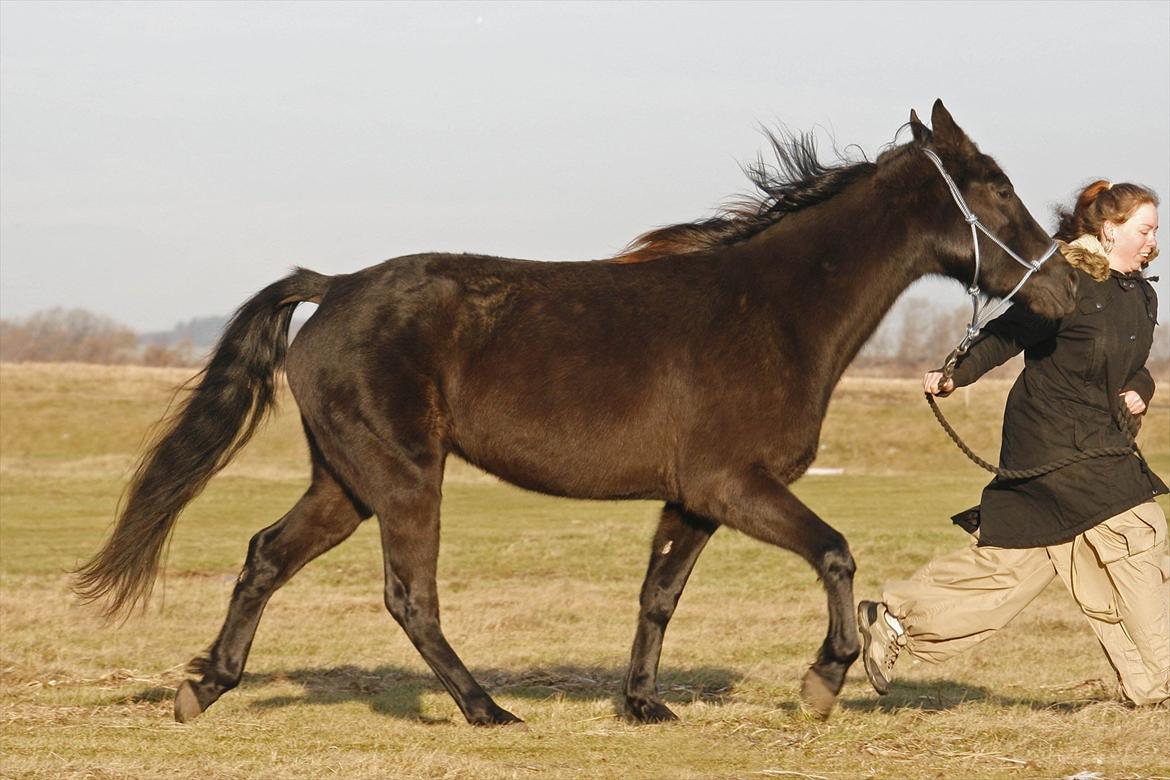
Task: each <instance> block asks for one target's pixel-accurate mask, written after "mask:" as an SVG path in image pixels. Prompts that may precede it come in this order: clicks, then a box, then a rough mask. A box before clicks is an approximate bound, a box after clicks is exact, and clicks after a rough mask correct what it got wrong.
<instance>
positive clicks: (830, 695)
mask: <svg viewBox="0 0 1170 780" xmlns="http://www.w3.org/2000/svg"><path fill="white" fill-rule="evenodd" d="M800 703H801V708H802V709H803V710H804V711H805V712H807V713H809V714H810V715H814V716H816V717H818V718H820V719H821V720H824V719H825V718H827V717H829V714H830V713H832V711H833V707H835V706H836V704H837V692H836V691H834V690H833V688H832V687H831V686H830V685H829V683H828V681H827V680H825V678H824V677H821V676H820V675H819V674H817V673H816V670H814V669H809V670H808V671H807V672H805V673H804V681H803V682H802V683H801V685H800Z"/></svg>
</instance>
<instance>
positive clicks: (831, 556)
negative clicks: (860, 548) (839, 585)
mask: <svg viewBox="0 0 1170 780" xmlns="http://www.w3.org/2000/svg"><path fill="white" fill-rule="evenodd" d="M819 563H820V566H819V569H820V575H821V578H822V579H824V580H834V581H841V580H844V581H846V582H852V581H853V575H854V574H856V573H857V562H856V561H855V560H853V554H852V553H851V552H849V545H848V544H847V543H846V542H845V537H841V538H840V544H838V545H836V546H834V547H831V548H829V549H828V550H825V552H824V553H823V554H822V555H821V559H820V562H819Z"/></svg>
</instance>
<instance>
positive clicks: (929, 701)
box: [839, 680, 1115, 713]
mask: <svg viewBox="0 0 1170 780" xmlns="http://www.w3.org/2000/svg"><path fill="white" fill-rule="evenodd" d="M862 682H864V681H862ZM1094 682H1095V681H1094ZM1080 687H1081V688H1083V690H1082V691H1081V692H1082V693H1083V694H1084V696H1083V697H1080V698H1075V699H1067V700H1065V701H1052V700H1051V699H1045V698H1041V697H1038V696H1011V695H1007V694H1005V693H1003V692H1002V691H991V690H988V689H987V688H983V687H980V686H978V685H971V684H970V683H965V682H956V681H954V680H930V681H922V682H917V681H913V680H906V681H899V682H897V683H895V684H894V686H893V689H892V690H891V691H890V693H889V694H888V695H886V696H881V697H879V696H878V695H877V694H876V693H872V694H871V695H869V696H866V695H862V696H850V697H844V696H843V697H842V698H841V700H840V702H839V706H840V708H841V709H843V710H855V711H858V712H874V711H880V712H887V713H889V712H894V711H897V710H921V711H923V712H933V711H942V710H951V709H956V708H958V707H961V706H963V705H964V704H969V703H971V702H986V703H988V704H991V705H994V706H996V707H1027V708H1028V709H1032V710H1037V711H1039V710H1045V711H1048V712H1077V711H1078V710H1082V709H1084V708H1086V707H1091V706H1094V705H1099V704H1102V703H1104V702H1110V701H1115V700H1114V699H1113V697H1112V696H1111V695H1110V693H1109V692H1108V691H1107V690H1106V689H1105V686H1104V685H1103V684H1086V685H1085V686H1080Z"/></svg>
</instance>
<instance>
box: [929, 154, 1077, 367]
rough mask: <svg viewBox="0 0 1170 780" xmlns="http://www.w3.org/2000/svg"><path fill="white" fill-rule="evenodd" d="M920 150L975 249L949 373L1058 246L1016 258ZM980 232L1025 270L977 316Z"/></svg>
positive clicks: (936, 162) (935, 158)
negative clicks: (967, 306) (967, 302)
mask: <svg viewBox="0 0 1170 780" xmlns="http://www.w3.org/2000/svg"><path fill="white" fill-rule="evenodd" d="M922 151H923V153H924V154H926V156H927V157H928V158H929V159H930V161H931V162H932V163H934V167H935V168H938V172H939V173H941V174H942V177H943V181H945V182H946V183H947V187H948V188H949V189H950V191H951V197H953V198H954V199H955V205H957V206H958V207H959V211H961V212H963V219H965V220H966V221H967V224H968V225H970V226H971V243H972V245H974V247H975V274H974V276H973V277H972V278H971V285H970V286H969V287H968V288H967V294H968V295H970V296H971V307H972V312H971V324H970V325H968V326H967V332H966V334H965V335H964V336H963V340H962V341H960V342H959V346H958V347H956V348H955V351H954V352H952V353H951V356H950V357H949V358H948V359H947V362H948V363H949V364H950V365H949V366H948V367H949V368H950V369H951V370H952V371H953V370H954V365H953V364H954V362H956V361H957V360H958V358H959V357H961V356H962V355H965V354H966V353H967V349H968V348H969V347H970V346H971V342H972V341H974V340H975V337H976V336H978V335H979V333H980V331H982V330H983V327H984V326H985V325H987V323H988V322H990V321H991V320H992V319H994V318H995V317H998V316H999V314H1000V313H1001V312H1002V311H1003V310H1004V309H1006V308H1007V306H1008V304H1009V303H1011V300H1012V297H1013V296H1015V294H1016V293H1017V292H1019V291H1020V288H1021V287H1023V286H1024V282H1026V281H1028V279H1030V278H1031V277H1032V274H1034V273H1036V272H1037V271H1039V270H1040V269H1041V267H1043V265H1044V263H1045V262H1047V260H1048V258H1050V257H1052V256H1053V255H1054V254H1056V250H1057V248H1058V247H1057V244H1056V242H1055V241H1053V242H1052V244H1051V245H1050V246H1049V247H1048V251H1046V252H1045V253H1044V254H1043V256H1041V257H1040V259H1039V260H1032V261H1028V260H1025V259H1024V258H1022V257H1020V256H1019V255H1017V254H1016V253H1015V252H1013V251H1012V250H1011V248H1010V247H1008V245H1007V244H1005V243H1004V242H1002V241H1000V240H999V239H998V238H997V237H996V236H995V234H994V233H992V232H991V231H990V230H988V229H987V226H986V225H984V224H983V223H982V222H980V221H979V217H978V216H976V214H975V212H974V211H972V210H971V209H970V208H969V207H968V206H967V202H966V201H965V200H963V195H962V193H960V192H959V187H958V185H956V184H955V180H954V179H952V178H951V176H950V174H949V173H947V171H946V168H944V167H943V164H942V160H940V159H939V157H938V155H937V154H935V153H934V152H933V151H931V150H930V149H923V150H922ZM980 232H982V233H983V235H985V236H987V237H988V238H990V239H991V240H992V241H994V242H995V244H996V245H997V246H998V247H999V248H1000V249H1002V250H1003V251H1004V252H1006V253H1007V254H1008V256H1009V257H1011V258H1012V259H1013V260H1015V261H1016V262H1017V263H1019V264H1020V265H1022V266H1024V267H1025V268H1027V269H1028V270H1027V271H1026V272H1025V273H1024V278H1023V279H1021V280H1020V282H1019V284H1017V285H1016V286H1015V287H1014V288H1012V291H1011V292H1009V293H1008V294H1007V295H1005V296H1003V297H1002V298H1000V299H999V302H998V303H996V304H995V305H994V306H991V307H990V308H988V309H987V311H985V312H982V314H981V313H980V310H981V309H982V308H983V303H982V301H981V296H982V291H981V290H980V289H979V233H980Z"/></svg>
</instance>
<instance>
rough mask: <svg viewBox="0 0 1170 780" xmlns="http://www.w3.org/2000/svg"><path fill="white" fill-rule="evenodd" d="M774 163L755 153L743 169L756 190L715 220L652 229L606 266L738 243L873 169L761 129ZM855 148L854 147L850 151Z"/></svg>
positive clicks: (808, 137) (802, 139)
mask: <svg viewBox="0 0 1170 780" xmlns="http://www.w3.org/2000/svg"><path fill="white" fill-rule="evenodd" d="M763 132H764V135H765V136H766V137H767V139H768V141H769V143H770V145H771V147H772V152H773V154H774V155H775V161H774V162H768V161H766V160H765V159H764V157H763V155H762V154H761V155H759V156H757V158H756V161H755V162H754V163H751V164H748V165H746V166H744V173H745V174H746V175H747V177H748V180H749V181H750V182H751V183H752V184H753V185H755V189H756V192H754V193H748V194H746V195H741V196H739V197H737V198H734V199H732V200H731V201H729V202H727V203H726V204H724V205H723V206H721V207H720V208H719V209H718V210H717V211H716V214H715V216H713V217H710V218H707V219H700V220H696V221H694V222H684V223H682V224H678V225H668V226H667V227H661V228H656V229H654V230H650V231H648V232H646V233H643V234H642V235H640V236H638V237H637V238H635V239H634V240H633V241H631V242H630V243H629V244H628V245H627V246H626V248H625V249H623V250H622V251H621V252H620V253H619V254H617V255H616V256H614V257H612V258H610V259H609V260H608V262H611V263H643V262H646V261H648V260H658V259H660V258H663V257H667V256H670V255H677V254H685V253H687V252H700V251H703V250H708V249H715V248H717V247H721V246H728V245H730V244H735V243H738V242H740V241H743V240H745V239H747V238H750V237H751V236H754V235H755V234H757V233H759V232H760V231H762V230H764V229H765V228H767V227H768V226H770V225H773V224H775V223H776V222H778V221H779V220H780V219H782V218H783V217H784V216H785V215H786V214H791V213H793V212H795V211H800V210H801V209H804V208H808V207H809V206H812V205H815V204H817V203H822V202H824V201H826V200H828V199H830V198H832V197H833V196H835V195H837V194H838V193H839V192H841V191H842V190H844V189H845V188H846V187H848V186H849V185H850V184H852V183H853V182H855V181H857V180H858V179H860V178H862V177H863V176H865V175H867V174H869V173H870V172H872V171H873V170H874V169H876V168H877V163H875V162H870V161H869V160H867V159H865V157H864V154H863V155H862V159H861V160H850V159H847V158H846V157H845V156H844V155H843V154H842V153H841V152H839V151H838V150H837V149H836V147H834V150H833V151H834V154H835V156H836V158H837V159H836V161H835V162H833V163H829V164H825V163H822V162H821V161H820V158H819V156H818V154H817V143H816V137H815V136H814V135H813V134H811V133H800V134H794V133H792V132H790V131H788V130H786V129H783V128H781V129H778V130H772V129H769V128H765V129H764V131H763ZM852 148H856V147H852Z"/></svg>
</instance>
